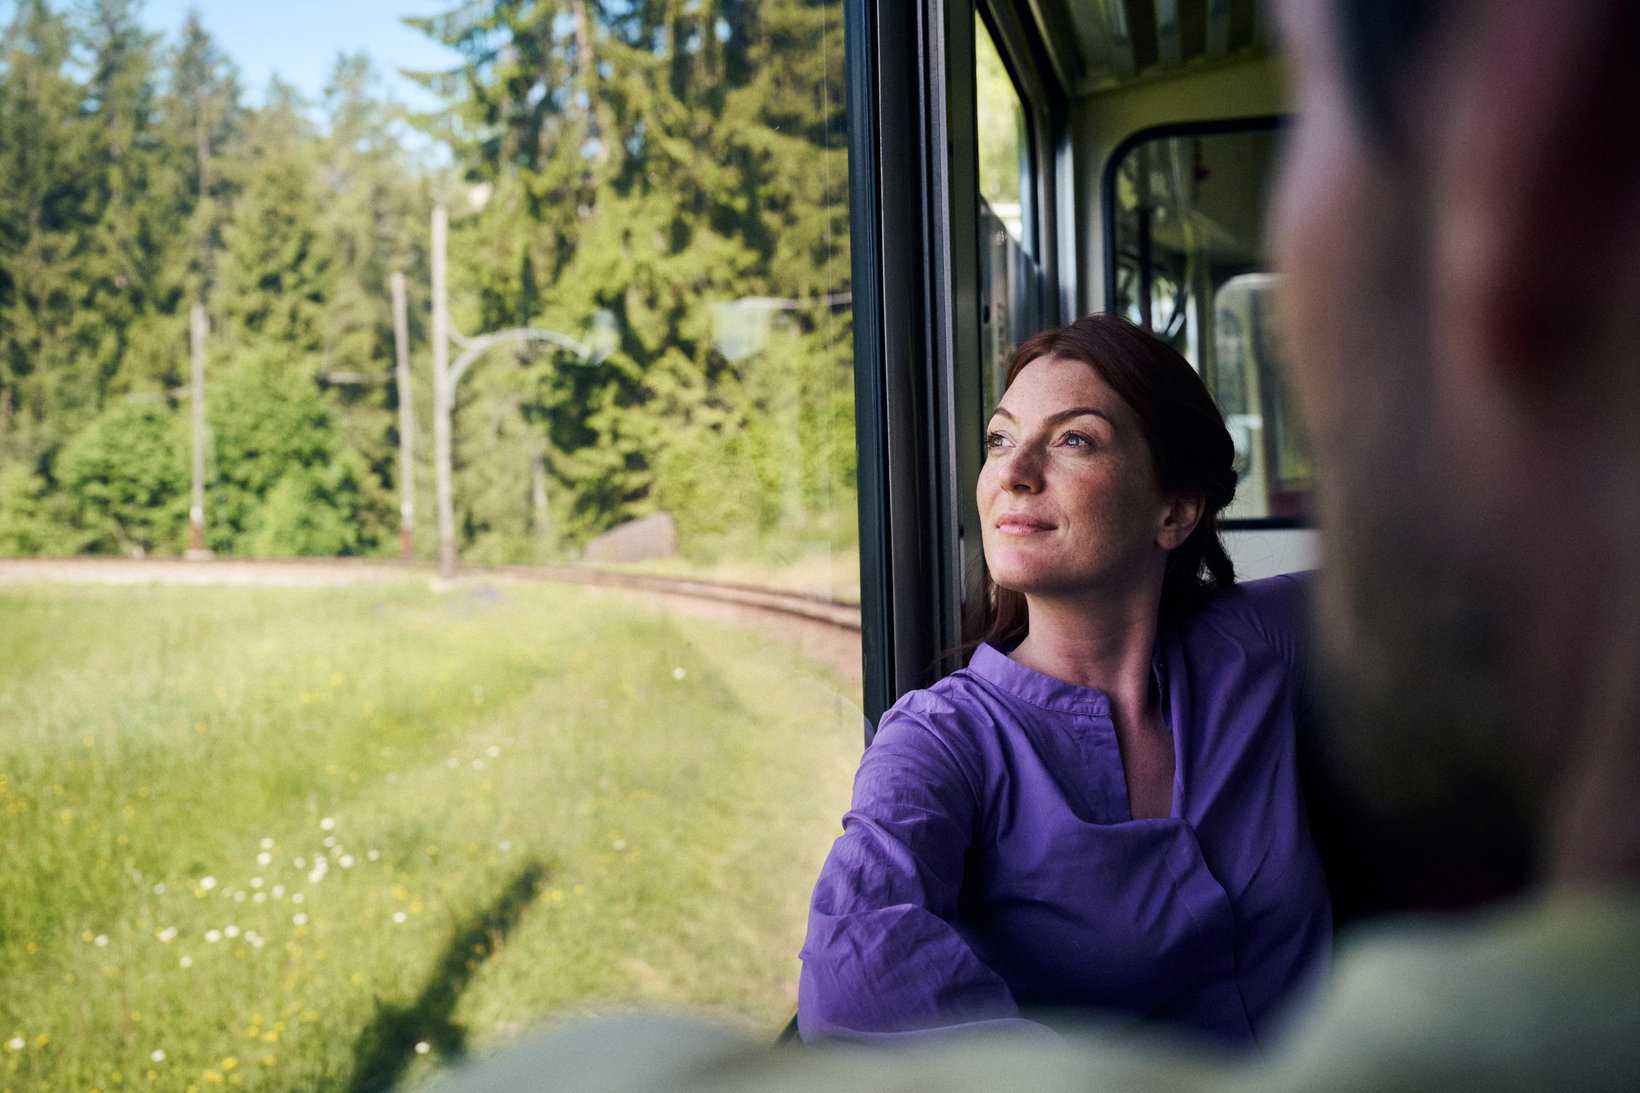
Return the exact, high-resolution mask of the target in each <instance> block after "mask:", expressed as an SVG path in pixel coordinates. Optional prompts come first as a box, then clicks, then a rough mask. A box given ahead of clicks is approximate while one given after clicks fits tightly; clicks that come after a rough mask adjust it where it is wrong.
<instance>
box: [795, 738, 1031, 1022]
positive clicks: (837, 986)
mask: <svg viewBox="0 0 1640 1093" xmlns="http://www.w3.org/2000/svg"><path fill="white" fill-rule="evenodd" d="M972 787H973V780H972V778H971V776H970V774H969V773H968V772H966V771H965V770H964V764H963V763H962V762H961V761H960V760H959V758H958V757H957V756H956V755H955V754H954V753H953V752H952V750H951V748H950V747H949V745H948V743H947V741H945V740H944V739H942V737H941V735H940V734H939V733H938V732H936V731H934V730H933V729H932V728H931V727H930V726H929V725H927V724H925V723H923V722H922V721H921V719H920V718H918V717H917V716H915V715H910V714H907V713H906V712H905V711H903V710H901V709H895V710H891V711H889V713H888V714H886V715H884V718H883V723H882V726H881V728H880V729H879V731H878V733H877V737H876V739H875V740H874V741H873V743H872V745H871V746H870V747H869V748H867V749H866V752H865V756H864V758H863V759H862V760H861V762H860V770H859V773H858V774H857V775H856V776H855V780H854V803H853V807H852V808H851V809H850V810H849V812H848V814H847V815H846V816H844V817H843V834H842V836H841V837H840V838H838V840H837V841H836V842H835V843H834V844H833V845H832V848H831V854H830V856H829V857H828V858H827V859H826V864H825V866H824V868H822V869H821V872H820V879H819V882H818V883H817V884H816V885H815V889H814V899H813V902H812V904H811V905H810V909H809V928H808V937H807V939H806V941H805V942H804V945H803V952H802V957H803V972H802V978H801V981H800V985H799V988H798V1011H797V1012H798V1028H799V1031H800V1032H801V1034H802V1036H803V1039H804V1040H807V1041H814V1040H819V1039H825V1038H833V1037H836V1038H847V1039H854V1040H875V1039H892V1038H899V1037H901V1036H906V1035H916V1034H919V1033H924V1034H925V1032H926V1030H929V1029H932V1028H949V1027H951V1026H962V1027H964V1028H972V1027H974V1026H975V1025H976V1024H985V1025H988V1026H989V1025H997V1024H1010V1025H1019V1026H1021V1027H1023V1028H1040V1026H1035V1025H1033V1024H1032V1023H1031V1022H1027V1021H1024V1020H1021V1019H1019V1017H1018V1014H1019V1008H1018V1006H1017V1005H1016V1004H1015V1002H1014V998H1013V995H1012V994H1011V993H1010V992H1009V990H1008V986H1007V984H1006V983H1005V982H1004V981H1003V980H1002V978H1001V977H1000V976H998V975H997V974H996V973H995V972H993V971H992V970H991V969H990V968H988V967H986V966H985V964H984V963H982V962H981V961H980V959H979V958H978V957H977V956H975V954H974V952H973V950H972V949H971V948H970V946H969V944H968V942H967V941H966V940H965V939H964V938H963V936H962V935H961V933H960V932H959V931H958V930H957V929H956V928H955V927H954V926H953V925H952V920H953V919H954V918H955V917H956V914H957V898H958V892H959V890H960V889H961V887H962V877H963V861H964V858H965V856H966V854H967V851H968V848H969V845H970V843H971V842H972V838H973V831H974V826H975V820H976V814H977V812H978V807H979V806H978V801H977V797H976V793H975V791H974V789H973V788H972Z"/></svg>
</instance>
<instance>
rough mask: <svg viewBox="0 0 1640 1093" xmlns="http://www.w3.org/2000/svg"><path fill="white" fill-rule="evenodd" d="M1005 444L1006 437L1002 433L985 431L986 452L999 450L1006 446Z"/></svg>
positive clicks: (1006, 443) (1006, 442)
mask: <svg viewBox="0 0 1640 1093" xmlns="http://www.w3.org/2000/svg"><path fill="white" fill-rule="evenodd" d="M1007 446H1008V438H1007V437H1006V436H1004V435H1002V434H1001V433H986V434H985V450H986V451H988V452H999V451H1001V450H1002V449H1003V448H1006V447H1007Z"/></svg>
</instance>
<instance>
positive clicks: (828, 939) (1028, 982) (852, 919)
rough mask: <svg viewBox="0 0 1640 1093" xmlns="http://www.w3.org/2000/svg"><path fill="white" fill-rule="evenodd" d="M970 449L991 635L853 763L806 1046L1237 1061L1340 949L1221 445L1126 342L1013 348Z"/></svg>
mask: <svg viewBox="0 0 1640 1093" xmlns="http://www.w3.org/2000/svg"><path fill="white" fill-rule="evenodd" d="M985 447H986V453H987V454H986V462H985V466H984V469H983V470H982V471H981V472H980V478H979V486H978V499H979V512H980V527H981V533H982V537H983V542H984V547H985V560H986V565H987V568H988V570H989V582H994V586H993V587H991V588H990V589H989V591H990V596H989V597H988V600H989V607H990V610H991V617H990V619H989V625H988V627H987V629H986V632H985V638H984V641H983V642H982V643H981V644H980V645H979V646H978V647H977V649H976V650H975V652H974V655H973V658H972V660H971V662H970V663H969V665H968V667H967V668H966V669H964V670H962V671H960V672H957V673H955V674H953V675H952V676H950V677H948V678H947V679H944V680H942V681H941V682H939V683H937V684H935V685H934V686H933V687H931V688H929V689H928V690H926V691H917V692H913V693H911V694H908V695H906V696H905V697H904V698H902V699H901V700H900V701H899V702H898V703H897V704H896V705H895V706H894V708H893V709H891V710H889V711H888V712H887V713H886V714H884V715H883V718H882V722H881V725H880V727H879V729H878V733H877V737H876V740H875V741H874V742H873V744H872V746H871V747H870V748H868V749H867V750H866V753H865V756H864V758H863V759H862V761H861V764H860V770H859V773H858V775H857V776H856V779H855V786H854V804H853V808H852V809H851V810H850V811H849V813H848V815H847V816H845V817H844V819H843V835H842V837H841V838H839V839H838V840H837V842H836V843H835V845H834V846H833V847H832V851H831V855H830V856H829V857H828V859H827V861H826V865H825V867H824V869H823V870H822V872H821V875H820V880H819V882H818V884H817V885H816V887H815V892H814V899H813V903H812V906H811V909H810V915H809V930H808V937H807V940H806V942H805V944H804V947H803V975H802V982H801V987H800V990H799V1004H798V1024H799V1029H800V1031H801V1033H802V1035H803V1038H804V1039H805V1040H810V1041H813V1040H817V1039H824V1038H836V1037H841V1038H852V1039H881V1038H894V1037H898V1036H905V1035H918V1034H922V1033H925V1032H926V1030H929V1029H933V1028H946V1027H951V1026H962V1027H970V1028H971V1027H974V1026H976V1025H999V1024H1000V1025H1003V1026H1007V1025H1015V1026H1019V1027H1025V1028H1029V1027H1033V1026H1032V1024H1031V1023H1030V1022H1027V1021H1026V1020H1025V1019H1024V1018H1022V1017H1021V1013H1022V1012H1025V1011H1028V1012H1033V1013H1035V1014H1036V1015H1038V1016H1039V1017H1040V1015H1041V1014H1042V1013H1043V1012H1045V1011H1051V1010H1053V1009H1056V1008H1065V1007H1074V1008H1079V1009H1085V1008H1087V1007H1094V1008H1097V1009H1099V1010H1101V1011H1105V1012H1106V1013H1107V1014H1111V1013H1113V1014H1125V1015H1131V1016H1132V1017H1135V1018H1149V1019H1155V1020H1157V1021H1160V1022H1164V1023H1167V1024H1170V1025H1173V1026H1178V1027H1182V1028H1185V1029H1190V1030H1195V1031H1197V1032H1201V1033H1205V1034H1207V1035H1209V1036H1213V1037H1216V1038H1218V1039H1220V1040H1223V1041H1228V1042H1232V1043H1249V1042H1254V1041H1256V1040H1257V1038H1258V1037H1259V1036H1260V1035H1261V1034H1262V1033H1264V1032H1265V1031H1266V1030H1267V1028H1268V1027H1269V1024H1270V1021H1271V1019H1272V1016H1273V1015H1274V1014H1275V1013H1276V1011H1277V1009H1278V1007H1279V1004H1280V1003H1281V1001H1282V999H1283V998H1284V997H1285V996H1286V995H1287V994H1288V993H1289V991H1290V990H1291V989H1292V988H1293V987H1294V986H1295V985H1296V984H1298V983H1300V982H1301V981H1302V980H1303V979H1304V978H1305V976H1306V974H1307V973H1309V972H1311V971H1314V970H1316V969H1318V968H1319V967H1320V966H1321V964H1322V962H1323V961H1324V959H1325V957H1326V955H1327V953H1328V950H1329V945H1330V936H1331V920H1330V913H1329V908H1328V901H1327V892H1326V887H1325V883H1324V881H1323V877H1322V872H1321V865H1320V861H1319V859H1318V858H1317V856H1316V852H1315V848H1314V846H1313V844H1312V843H1311V840H1310V835H1309V831H1308V828H1307V825H1306V821H1305V815H1304V807H1303V802H1302V800H1301V798H1300V793H1299V786H1298V782H1297V775H1296V771H1295V762H1294V754H1293V751H1294V739H1295V728H1296V726H1297V724H1298V722H1299V721H1300V720H1301V719H1303V718H1304V717H1305V716H1307V714H1306V709H1305V705H1304V701H1303V695H1302V693H1301V690H1300V681H1299V679H1298V676H1297V672H1296V665H1297V659H1298V658H1297V652H1296V648H1295V631H1296V629H1297V627H1298V618H1297V615H1298V603H1297V598H1298V595H1299V593H1300V592H1301V587H1300V585H1299V583H1298V582H1297V581H1296V580H1294V579H1293V578H1285V577H1278V578H1274V579H1272V580H1269V581H1259V582H1253V583H1251V584H1247V585H1240V586H1236V585H1234V583H1233V582H1234V572H1233V570H1232V567H1231V564H1230V560H1229V558H1228V557H1227V556H1226V555H1225V553H1224V549H1223V546H1222V544H1221V543H1220V542H1219V537H1218V531H1217V526H1216V523H1217V513H1218V511H1219V510H1220V509H1221V508H1223V507H1224V506H1225V505H1226V504H1228V503H1229V501H1230V499H1231V496H1232V495H1233V494H1234V492H1235V481H1236V476H1235V470H1234V468H1233V466H1232V460H1233V457H1234V449H1233V447H1232V444H1231V441H1230V436H1229V434H1228V432H1227V431H1226V430H1225V427H1224V423H1223V420H1222V419H1221V418H1220V416H1219V414H1218V411H1217V409H1216V408H1215V407H1214V405H1213V402H1212V399H1211V398H1210V397H1209V396H1208V393H1207V390H1206V388H1205V387H1204V386H1203V384H1202V382H1201V380H1200V378H1199V377H1198V376H1197V375H1196V373H1195V372H1194V371H1193V370H1192V369H1191V367H1190V365H1189V364H1188V363H1187V362H1186V361H1185V360H1184V358H1182V357H1180V356H1179V355H1178V354H1177V353H1176V352H1174V351H1173V350H1172V349H1171V348H1170V347H1168V346H1167V345H1165V344H1163V343H1162V342H1160V341H1158V340H1157V339H1155V338H1154V337H1152V336H1151V335H1149V334H1147V333H1145V332H1144V331H1142V330H1140V329H1138V328H1137V327H1134V326H1132V325H1130V324H1128V323H1126V322H1123V321H1122V320H1120V319H1117V318H1114V317H1111V316H1107V315H1095V316H1090V317H1088V318H1085V319H1082V320H1080V321H1079V322H1077V323H1075V324H1073V325H1071V326H1069V327H1066V328H1064V329H1062V330H1056V331H1049V332H1047V333H1044V334H1039V335H1037V336H1036V337H1034V338H1031V339H1030V340H1029V341H1027V342H1026V343H1025V344H1024V345H1022V346H1021V347H1020V348H1019V351H1018V352H1017V353H1015V354H1014V357H1013V360H1012V362H1011V366H1010V368H1009V371H1008V387H1007V390H1006V392H1005V393H1004V395H1003V398H1002V401H1001V403H1000V404H999V405H998V406H997V408H996V412H995V413H994V414H993V415H992V418H991V423H990V426H989V432H988V434H987V436H986V438H985ZM989 582H988V583H989Z"/></svg>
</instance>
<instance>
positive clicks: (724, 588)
mask: <svg viewBox="0 0 1640 1093" xmlns="http://www.w3.org/2000/svg"><path fill="white" fill-rule="evenodd" d="M436 574H437V571H436V568H435V567H434V566H433V565H432V564H431V563H422V562H397V561H385V560H383V561H377V560H364V559H353V558H313V559H299V560H298V559H291V560H278V561H262V560H251V559H240V558H212V559H208V560H199V561H192V560H182V559H174V558H162V559H141V560H134V559H128V558H9V559H0V583H27V582H39V581H46V582H65V583H83V584H180V585H213V584H233V585H251V586H264V587H280V586H289V587H300V586H307V587H315V586H318V587H323V586H332V585H343V584H356V583H362V582H369V581H379V580H391V579H403V578H404V577H406V576H410V575H415V576H425V577H427V578H429V579H433V580H436V579H437V576H436ZM475 578H476V579H500V580H513V581H556V582H560V583H565V584H577V585H584V586H593V587H602V588H619V589H625V590H629V591H634V592H650V593H655V594H658V595H664V596H681V597H685V598H687V599H691V600H700V601H707V602H714V603H722V604H732V605H735V606H736V607H740V608H750V609H753V610H756V611H764V612H771V613H774V614H778V615H783V616H789V617H796V618H801V619H806V620H808V621H810V622H818V623H823V624H825V625H827V626H831V627H835V628H837V629H839V630H844V631H852V632H853V633H856V634H857V633H859V632H860V608H859V606H858V605H855V604H846V603H838V602H835V601H832V600H827V599H822V598H820V597H817V596H807V595H803V594H802V593H797V592H788V591H784V590H780V589H771V588H757V587H753V586H749V585H738V584H723V583H719V582H716V581H703V580H696V579H688V578H680V577H662V576H656V575H652V574H645V573H629V572H623V571H617V570H607V569H592V568H583V567H580V566H467V567H464V568H463V570H462V578H459V579H475Z"/></svg>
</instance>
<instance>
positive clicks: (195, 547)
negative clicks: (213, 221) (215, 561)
mask: <svg viewBox="0 0 1640 1093" xmlns="http://www.w3.org/2000/svg"><path fill="white" fill-rule="evenodd" d="M188 318H189V333H190V335H191V337H190V339H189V347H188V348H189V357H190V358H191V365H192V371H193V383H192V385H191V389H190V396H191V398H192V399H193V404H194V405H193V419H194V450H193V482H192V490H191V493H190V497H189V503H188V552H189V553H190V554H192V555H193V556H194V557H200V556H201V555H203V554H204V552H205V335H206V332H207V323H206V319H205V305H204V304H202V303H200V302H198V301H197V300H196V301H195V302H194V305H193V307H192V308H190V309H189V314H188Z"/></svg>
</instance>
